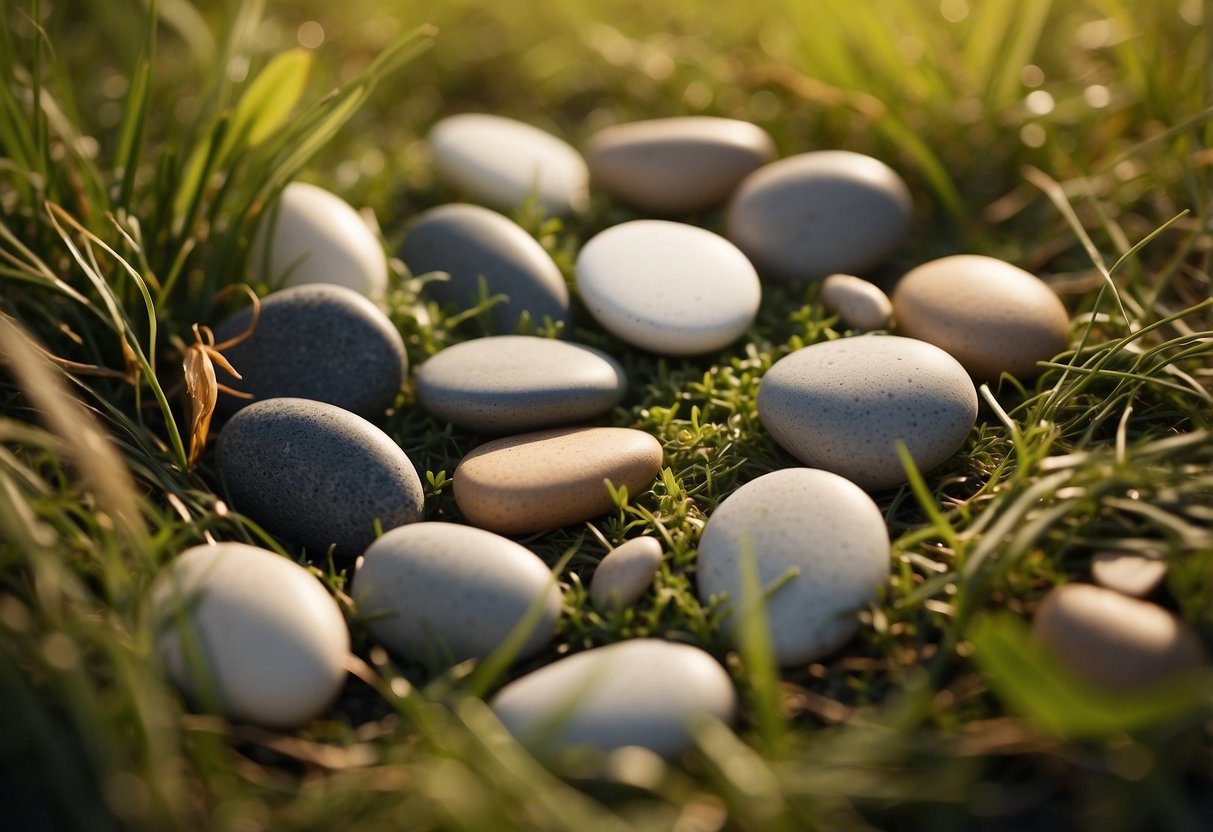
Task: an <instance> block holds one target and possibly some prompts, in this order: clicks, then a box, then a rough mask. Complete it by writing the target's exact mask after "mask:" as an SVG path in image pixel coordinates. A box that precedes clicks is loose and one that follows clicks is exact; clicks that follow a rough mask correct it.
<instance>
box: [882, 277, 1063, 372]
mask: <svg viewBox="0 0 1213 832" xmlns="http://www.w3.org/2000/svg"><path fill="white" fill-rule="evenodd" d="M893 313H894V315H895V316H896V318H897V329H898V331H899V332H901V333H902V334H903V335H908V336H910V337H911V338H920V339H922V340H923V341H929V342H930V343H932V344H935V345H936V346H938V347H942V348H943V349H945V350H947V351H948V352H949V353H951V354H952V355H954V356H955V357H956V360H957V361H959V362H960V363H961V364H963V365H964V366H965V369H966V370H968V371H969V373H970V374H971V375H972V376H973V377H974V378H977V379H981V380H983V381H994V380H997V379H998V377H999V376H1000V375H1001V374H1002V373H1010V374H1011V375H1013V376H1015V377H1016V378H1019V379H1031V378H1035V377H1036V376H1037V375H1038V374H1039V373H1040V368H1038V367H1037V366H1036V362H1037V361H1047V360H1048V359H1050V358H1052V357H1053V356H1055V355H1057V354H1058V353H1059V352H1061V351H1062V350H1064V349H1065V348H1066V345H1067V344H1068V333H1069V329H1070V318H1069V316H1068V315H1067V314H1066V308H1065V306H1063V305H1062V302H1061V299H1060V298H1058V297H1057V295H1056V294H1055V293H1054V292H1053V290H1052V289H1050V288H1049V287H1048V286H1047V285H1046V284H1045V283H1044V282H1043V281H1041V280H1039V279H1038V278H1036V276H1034V275H1032V274H1030V273H1029V272H1026V271H1024V270H1023V269H1021V268H1019V267H1017V266H1012V265H1011V264H1010V263H1005V262H1003V261H1002V260H996V259H994V258H993V257H985V256H983V255H978V254H957V255H953V256H951V257H943V258H940V259H938V260H932V261H930V262H929V263H923V264H922V265H921V266H919V267H918V268H916V269H913V270H912V271H910V272H908V273H907V274H906V275H905V276H903V277H902V278H901V280H900V281H899V282H898V283H897V286H896V287H894V289H893Z"/></svg>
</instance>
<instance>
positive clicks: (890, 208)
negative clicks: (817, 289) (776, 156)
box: [725, 150, 914, 283]
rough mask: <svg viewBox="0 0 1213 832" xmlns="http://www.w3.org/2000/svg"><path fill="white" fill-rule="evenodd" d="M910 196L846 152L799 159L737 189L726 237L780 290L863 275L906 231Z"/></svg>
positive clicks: (870, 163) (885, 169)
mask: <svg viewBox="0 0 1213 832" xmlns="http://www.w3.org/2000/svg"><path fill="white" fill-rule="evenodd" d="M913 210H914V206H913V202H912V200H911V198H910V190H909V188H907V187H906V184H905V182H904V181H902V178H901V177H900V176H898V175H897V173H896V172H895V171H894V170H893V169H892V168H890V167H889V166H888V165H886V164H885V163H884V162H882V161H880V160H879V159H873V158H872V157H871V156H864V155H862V154H860V153H852V152H850V151H847V150H821V151H816V152H813V153H800V154H798V155H796V156H789V157H787V158H786V159H781V160H779V161H778V162H772V163H771V164H769V165H765V166H763V167H761V168H759V169H758V170H756V171H754V172H753V173H751V174H750V175H749V176H747V177H746V178H745V180H743V181H742V183H741V185H740V186H739V187H738V188H737V192H736V193H734V194H733V198H732V200H730V202H729V208H728V214H727V217H726V231H725V236H726V237H728V238H729V239H730V240H732V241H733V242H734V243H736V244H737V247H738V248H740V249H741V250H742V251H744V252H745V253H746V256H747V257H749V258H750V260H752V261H753V263H754V265H755V266H757V267H758V270H759V271H760V272H761V273H762V275H763V277H766V278H769V279H771V280H775V281H779V282H784V283H787V282H794V281H801V280H820V279H822V278H823V277H825V276H826V275H829V274H834V273H835V272H842V273H844V274H862V273H863V272H865V271H867V270H868V269H871V268H873V267H874V266H877V265H879V264H880V263H881V262H882V261H884V260H885V258H887V257H888V256H889V255H890V254H891V253H892V252H893V250H894V249H895V248H896V247H897V244H898V243H900V242H901V239H902V238H903V237H904V236H905V235H906V232H908V231H909V230H910V220H911V219H912V216H913Z"/></svg>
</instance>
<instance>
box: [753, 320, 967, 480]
mask: <svg viewBox="0 0 1213 832" xmlns="http://www.w3.org/2000/svg"><path fill="white" fill-rule="evenodd" d="M758 418H759V419H760V420H761V421H762V425H763V427H765V428H766V429H767V432H768V433H770V434H771V436H772V437H773V438H774V439H775V441H776V442H778V443H779V444H780V445H782V446H783V447H784V448H786V449H787V450H788V451H790V452H791V453H792V455H793V456H795V457H796V458H797V459H799V460H800V461H802V462H803V463H805V464H806V465H810V466H812V467H814V468H824V469H826V470H827V471H833V472H834V473H836V474H841V475H842V476H844V477H846V478H847V479H849V480H851V481H852V482H855V483H858V484H859V485H861V486H863V487H864V488H868V489H879V488H892V487H894V486H897V485H901V484H902V483H904V482H905V481H906V475H905V470H904V469H903V468H902V465H901V460H900V458H899V457H898V456H897V449H896V442H897V440H898V439H900V440H902V441H904V442H905V443H906V446H907V447H908V448H909V451H910V455H911V456H912V457H913V458H914V462H915V464H916V465H917V466H918V468H919V469H920V470H921V471H923V472H924V473H925V472H926V471H929V470H930V469H932V468H934V467H935V466H936V465H939V464H940V463H941V462H943V461H944V460H945V459H947V458H948V457H950V456H951V455H952V454H953V453H955V452H956V450H957V449H958V448H959V447H960V446H961V445H962V444H963V443H964V441H965V437H967V436H968V435H969V431H970V430H971V429H972V428H973V422H974V420H975V419H976V418H977V392H976V390H974V388H973V382H972V381H971V380H970V379H969V374H968V373H967V372H965V369H964V367H962V366H960V363H959V362H957V361H956V359H954V358H952V356H950V355H948V354H947V353H946V352H944V351H943V350H941V349H939V348H938V347H935V346H932V345H931V344H928V343H926V342H924V341H916V340H914V339H913V338H899V337H897V336H895V335H879V336H867V337H860V338H843V339H841V340H838V341H824V342H821V343H818V344H811V345H810V346H807V347H804V348H802V349H799V350H797V351H796V352H794V353H792V354H791V355H788V356H785V357H784V358H782V359H780V360H779V361H777V362H776V363H775V365H774V366H773V367H771V369H770V370H768V371H767V374H766V376H765V377H764V378H763V379H762V384H761V385H759V388H758Z"/></svg>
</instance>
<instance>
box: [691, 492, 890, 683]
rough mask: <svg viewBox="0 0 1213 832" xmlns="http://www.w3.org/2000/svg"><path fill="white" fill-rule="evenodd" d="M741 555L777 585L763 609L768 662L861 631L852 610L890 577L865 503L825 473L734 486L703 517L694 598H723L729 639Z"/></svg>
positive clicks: (823, 648) (875, 514)
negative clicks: (770, 654) (769, 643)
mask: <svg viewBox="0 0 1213 832" xmlns="http://www.w3.org/2000/svg"><path fill="white" fill-rule="evenodd" d="M747 557H752V558H753V559H754V562H755V565H756V566H757V568H758V576H759V580H760V582H761V585H762V589H763V590H764V591H765V590H769V589H771V588H772V587H773V586H776V585H778V586H779V588H778V589H777V590H776V591H775V592H774V594H773V595H770V597H768V598H767V599H766V603H765V612H766V617H767V621H768V626H769V628H770V632H771V641H772V646H773V651H774V654H775V659H776V660H777V661H778V662H779V664H780V665H783V666H789V665H797V664H804V663H805V662H811V661H813V660H815V659H818V658H821V657H822V656H825V655H827V654H829V653H831V652H833V651H834V650H835V649H837V648H838V647H840V646H841V645H842V644H843V643H844V642H845V641H846V640H847V639H849V638H850V637H851V636H852V635H854V633H855V632H856V630H858V629H859V620H858V618H857V616H856V613H857V612H858V611H859V610H860V609H862V608H864V607H866V606H867V605H868V604H869V603H871V602H872V601H874V600H876V597H877V591H878V589H879V587H880V586H881V585H883V584H884V583H885V581H886V580H888V576H889V534H888V531H887V530H886V529H885V525H884V517H883V516H882V515H881V513H880V509H879V508H877V506H876V503H874V502H873V501H872V498H871V497H869V496H868V495H867V494H865V493H864V492H863V491H862V490H861V489H860V488H859V487H858V486H856V485H855V484H854V483H852V482H850V481H848V480H845V479H843V478H842V477H840V476H838V475H836V474H831V473H830V472H828V471H820V470H816V469H813V468H785V469H784V470H782V471H775V472H773V473H770V474H765V475H763V476H761V477H758V478H757V479H755V480H752V481H750V482H748V483H746V484H745V485H743V486H741V487H740V488H738V489H737V490H736V491H734V492H733V493H732V494H730V495H729V496H728V497H727V498H725V500H724V502H722V503H721V504H720V505H719V506H717V507H716V510H715V511H714V512H713V513H712V516H711V517H710V518H708V523H707V526H706V527H705V528H704V530H703V536H702V537H701V538H700V541H699V560H698V562H697V566H696V570H697V571H696V575H697V579H698V584H699V598H700V600H701V601H703V602H704V603H705V604H706V603H708V602H709V601H710V600H711V599H712V597H713V596H718V595H721V594H722V593H727V595H728V599H729V601H730V602H731V604H732V607H731V610H732V612H731V614H730V615H729V616H728V618H727V619H726V627H729V628H730V630H731V631H732V634H733V636H734V638H739V637H740V635H741V634H740V632H739V631H738V629H737V627H738V624H739V623H740V622H741V621H742V620H743V619H744V616H745V596H744V595H743V592H742V587H743V583H742V564H743V561H744V559H745V558H747ZM784 581H786V583H784Z"/></svg>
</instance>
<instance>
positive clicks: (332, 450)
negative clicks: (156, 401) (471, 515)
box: [218, 399, 425, 557]
mask: <svg viewBox="0 0 1213 832" xmlns="http://www.w3.org/2000/svg"><path fill="white" fill-rule="evenodd" d="M218 467H219V476H220V478H221V479H222V481H223V485H224V488H225V489H226V491H227V494H228V496H229V497H230V501H231V504H232V506H233V507H234V508H235V509H236V510H237V511H239V512H242V513H244V514H247V515H248V516H249V517H251V518H253V519H254V520H256V521H257V522H258V523H260V524H261V525H263V526H265V527H266V528H267V529H268V530H269V531H271V532H273V533H275V534H279V535H281V536H283V537H285V538H287V539H289V540H293V541H295V542H296V543H299V544H301V545H303V546H306V547H307V548H308V550H310V551H311V552H312V553H314V554H322V553H323V552H325V551H327V550H328V548H329V546H330V545H333V546H335V547H336V548H335V551H336V553H337V554H338V555H344V556H350V557H356V556H357V555H360V554H362V553H363V552H364V551H365V550H366V547H367V546H370V545H371V543H372V542H373V541H374V539H375V523H376V521H378V522H379V524H380V526H381V527H382V528H383V529H384V530H385V531H386V530H388V529H393V528H395V527H397V526H403V525H405V524H406V523H414V522H416V521H418V520H420V519H421V512H422V508H423V507H424V501H425V494H424V492H423V491H422V489H421V479H420V478H419V477H418V476H417V469H416V468H414V467H413V463H412V462H410V461H409V458H408V456H406V455H405V453H404V451H402V450H401V449H400V446H399V445H397V444H396V443H395V442H393V441H392V440H391V438H390V437H389V436H388V435H387V434H386V433H384V432H383V431H381V430H380V429H379V428H377V427H375V426H374V425H373V424H371V423H370V422H368V421H367V420H366V419H363V418H362V417H361V416H358V415H357V414H354V413H351V412H349V411H348V410H342V409H341V408H339V407H336V406H334V405H331V404H326V403H324V402H317V401H312V400H310V399H266V400H265V401H261V402H254V403H253V404H251V405H249V406H248V407H246V408H244V409H243V410H241V411H240V412H239V413H237V414H236V415H235V416H233V417H232V418H231V420H230V421H229V422H228V423H227V424H226V425H224V427H223V431H222V432H221V433H220V434H219V461H218Z"/></svg>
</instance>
